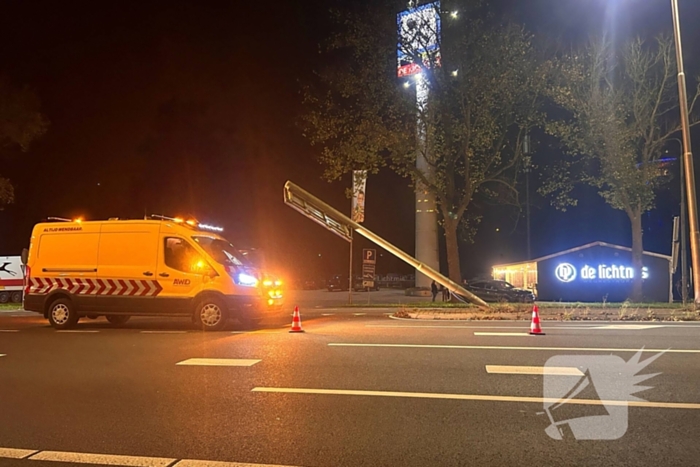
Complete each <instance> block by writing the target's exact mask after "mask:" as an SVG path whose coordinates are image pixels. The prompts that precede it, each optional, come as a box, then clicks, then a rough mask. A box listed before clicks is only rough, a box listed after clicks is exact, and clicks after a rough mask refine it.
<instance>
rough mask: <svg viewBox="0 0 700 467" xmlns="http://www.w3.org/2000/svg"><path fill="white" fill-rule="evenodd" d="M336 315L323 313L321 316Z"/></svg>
mask: <svg viewBox="0 0 700 467" xmlns="http://www.w3.org/2000/svg"><path fill="white" fill-rule="evenodd" d="M333 315H334V313H321V316H333Z"/></svg>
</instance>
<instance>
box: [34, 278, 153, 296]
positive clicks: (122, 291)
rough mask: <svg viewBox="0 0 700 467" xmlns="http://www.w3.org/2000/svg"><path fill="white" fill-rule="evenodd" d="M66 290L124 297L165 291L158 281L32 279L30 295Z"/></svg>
mask: <svg viewBox="0 0 700 467" xmlns="http://www.w3.org/2000/svg"><path fill="white" fill-rule="evenodd" d="M59 289H60V290H65V291H66V292H68V293H71V294H73V295H100V296H103V295H107V296H117V295H118V296H122V297H156V296H158V294H159V293H160V292H161V291H162V290H163V287H162V286H161V285H160V284H159V283H158V281H153V280H132V279H88V278H75V279H69V278H63V277H59V278H55V277H32V278H31V279H30V280H29V293H30V294H38V295H46V294H48V293H50V292H53V291H54V290H59Z"/></svg>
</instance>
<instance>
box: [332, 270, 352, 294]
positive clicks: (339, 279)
mask: <svg viewBox="0 0 700 467" xmlns="http://www.w3.org/2000/svg"><path fill="white" fill-rule="evenodd" d="M349 285H350V284H349V283H348V278H347V276H342V275H339V274H338V275H335V276H333V277H331V278H330V279H328V283H327V284H326V288H327V289H328V291H329V292H335V291H343V290H348V287H349Z"/></svg>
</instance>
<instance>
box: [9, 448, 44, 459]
mask: <svg viewBox="0 0 700 467" xmlns="http://www.w3.org/2000/svg"><path fill="white" fill-rule="evenodd" d="M36 452H38V451H37V450H36V449H12V448H0V458H4V459H24V458H26V457H29V456H31V455H32V454H34V453H36Z"/></svg>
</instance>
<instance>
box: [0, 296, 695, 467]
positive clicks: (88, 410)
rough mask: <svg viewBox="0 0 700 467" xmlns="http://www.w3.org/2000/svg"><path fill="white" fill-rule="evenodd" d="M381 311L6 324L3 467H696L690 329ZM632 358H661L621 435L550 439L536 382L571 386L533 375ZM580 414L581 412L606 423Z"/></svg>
mask: <svg viewBox="0 0 700 467" xmlns="http://www.w3.org/2000/svg"><path fill="white" fill-rule="evenodd" d="M389 311H390V310H377V309H366V310H363V309H361V308H359V309H350V310H348V309H345V310H338V309H336V310H328V309H322V308H320V309H316V308H309V309H305V308H302V323H303V326H304V329H305V330H306V332H305V333H303V334H290V333H289V332H287V331H288V327H289V321H290V316H289V313H288V312H287V313H282V314H280V316H278V317H276V318H273V319H271V320H269V321H268V322H266V323H264V329H262V330H259V331H254V332H244V331H236V330H235V327H234V328H232V329H229V330H227V331H222V332H216V333H202V332H198V331H195V330H193V329H191V327H190V325H189V323H188V322H187V321H186V320H157V319H146V318H142V319H133V320H132V321H130V322H129V323H128V324H127V326H125V327H124V328H122V329H115V328H112V327H111V326H110V325H109V324H108V323H107V322H106V321H104V320H103V319H100V320H96V321H90V320H85V321H81V322H80V323H79V325H78V328H77V329H76V330H75V332H57V331H55V330H53V329H51V328H50V327H49V326H48V325H47V323H46V322H45V320H43V319H42V318H40V317H38V316H36V315H34V314H31V313H24V312H4V313H0V354H2V355H3V356H1V357H0V422H1V423H0V467H2V466H10V465H12V466H14V465H18V466H30V467H41V466H44V465H46V466H61V465H66V466H67V465H76V464H77V463H88V465H90V464H94V465H145V466H164V467H165V466H173V465H174V466H177V467H188V466H198V467H203V466H212V467H215V466H216V467H225V466H232V467H235V466H245V465H251V464H264V465H278V466H304V467H322V466H352V467H359V466H472V465H473V466H517V465H526V464H527V465H530V464H532V465H547V466H566V465H577V466H584V465H585V466H588V465H591V466H610V465H615V466H666V465H674V466H685V465H687V466H697V465H700V442H699V440H700V385H699V383H700V324H692V323H679V324H668V323H663V324H649V323H644V324H643V325H634V324H631V325H611V324H610V323H592V322H587V323H585V324H581V323H556V324H555V323H550V322H545V323H544V325H545V329H544V330H545V332H546V333H547V334H546V335H545V336H536V337H535V336H529V335H526V332H527V325H526V324H524V323H522V322H478V323H475V322H432V321H428V322H425V321H412V320H395V319H390V318H389V317H388V316H387V313H389ZM523 334H524V335H523ZM642 347H644V348H645V350H646V352H645V353H644V355H643V357H642V359H645V358H649V357H651V356H653V355H655V354H656V353H657V349H658V350H663V349H670V350H669V351H668V352H666V353H664V354H663V355H661V356H660V357H659V358H658V359H656V360H655V361H654V362H653V363H651V364H650V365H649V366H648V367H647V368H645V369H644V370H643V371H642V372H641V373H642V374H646V373H659V374H658V375H657V376H655V377H654V378H652V379H649V380H647V381H645V382H642V383H640V384H641V385H646V386H650V387H651V389H648V390H646V391H643V392H640V393H638V394H637V396H639V397H641V398H643V399H644V400H646V401H649V403H648V404H644V403H637V404H639V405H635V406H632V407H629V409H628V415H629V416H628V419H626V420H627V424H626V426H627V429H626V433H624V435H623V436H622V437H620V438H619V439H615V440H594V441H582V440H576V439H572V436H571V432H569V431H567V432H566V433H565V436H566V437H565V439H562V440H555V439H552V438H550V437H549V436H548V435H547V433H546V432H545V429H546V428H547V427H548V426H549V425H550V420H549V417H548V415H547V414H546V413H545V412H544V408H543V401H542V397H543V381H544V378H571V377H572V376H565V375H553V376H543V375H542V374H531V373H538V372H539V373H542V372H543V371H545V370H543V368H544V367H545V366H546V365H547V361H548V359H549V358H550V357H555V356H558V355H559V356H561V355H584V356H610V355H617V356H619V357H621V358H622V359H623V360H624V361H628V360H630V359H631V358H632V357H633V356H634V355H635V351H636V350H638V349H640V348H642ZM547 368H549V366H547ZM548 371H549V370H548ZM567 371H575V370H571V368H569V370H567ZM623 379H624V378H623V377H622V376H620V381H623ZM550 381H551V380H550ZM620 384H622V382H621V383H620ZM596 387H598V385H597V383H596ZM600 389H601V388H598V390H599V391H598V392H601V391H600ZM603 389H604V388H603ZM579 400H583V402H582V403H579V404H577V405H576V407H575V411H574V412H575V413H576V414H577V415H576V416H578V417H581V416H587V415H600V414H601V406H600V405H591V404H593V402H590V401H591V400H593V399H590V398H588V397H584V395H583V393H581V396H580V398H579ZM567 408H569V409H570V408H571V406H567ZM562 413H564V412H563V411H562ZM604 413H605V412H604ZM555 417H558V414H557V415H555ZM569 418H570V417H569ZM618 421H619V420H617V421H616V422H615V423H617V422H618ZM212 461H218V462H223V463H222V464H215V463H212Z"/></svg>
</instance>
